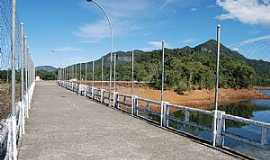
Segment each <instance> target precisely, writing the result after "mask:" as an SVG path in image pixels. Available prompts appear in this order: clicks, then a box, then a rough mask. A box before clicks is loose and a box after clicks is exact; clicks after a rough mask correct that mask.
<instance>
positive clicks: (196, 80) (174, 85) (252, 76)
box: [69, 40, 270, 93]
mask: <svg viewBox="0 0 270 160" xmlns="http://www.w3.org/2000/svg"><path fill="white" fill-rule="evenodd" d="M216 46H217V42H216V41H214V40H209V41H207V42H205V43H203V44H201V45H199V46H196V47H194V48H190V47H184V48H181V49H165V54H166V55H165V84H166V85H165V87H166V88H167V89H174V90H176V91H178V92H179V93H181V92H182V91H186V90H190V89H202V88H207V89H211V88H213V87H214V84H215V67H216ZM130 57H131V52H117V68H116V71H117V76H116V77H117V80H126V81H130V79H131V62H130V61H131V58H130ZM220 60H221V65H220V79H221V81H220V86H221V87H223V88H248V87H252V86H253V85H258V84H259V85H262V84H264V85H266V84H270V63H269V62H266V61H257V60H249V59H247V58H245V57H244V56H242V55H241V54H239V53H238V52H236V51H232V50H230V49H228V48H226V47H225V46H223V45H221V58H220ZM109 62H110V56H109V55H106V56H105V57H104V64H105V69H104V74H105V78H104V79H107V80H108V79H109ZM95 66H96V71H95V79H96V80H97V79H98V80H100V79H101V59H99V60H97V61H96V62H95ZM86 67H87V68H88V69H87V74H85V70H86V69H85V68H86ZM79 68H80V65H79V64H77V65H74V66H70V68H69V70H70V73H69V75H70V76H72V75H74V74H73V73H74V70H78V71H79ZM72 71H73V72H72ZM81 71H82V74H81V77H82V79H90V80H91V79H92V73H91V71H92V62H89V63H86V64H81ZM134 72H135V74H134V76H135V80H137V81H145V82H150V84H151V85H152V86H153V87H155V88H160V86H161V85H160V83H161V82H160V80H161V51H160V50H155V51H149V52H143V51H138V50H137V51H135V70H134ZM75 76H76V77H77V78H78V79H79V74H77V75H75Z"/></svg>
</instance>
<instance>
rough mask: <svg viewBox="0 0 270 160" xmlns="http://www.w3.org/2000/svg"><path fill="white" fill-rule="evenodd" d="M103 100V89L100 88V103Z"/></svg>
mask: <svg viewBox="0 0 270 160" xmlns="http://www.w3.org/2000/svg"><path fill="white" fill-rule="evenodd" d="M103 102H104V89H101V90H100V103H103Z"/></svg>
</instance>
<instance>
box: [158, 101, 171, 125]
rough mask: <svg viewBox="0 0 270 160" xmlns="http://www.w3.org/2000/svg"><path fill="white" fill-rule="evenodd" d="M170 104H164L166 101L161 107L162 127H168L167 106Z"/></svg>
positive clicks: (162, 102)
mask: <svg viewBox="0 0 270 160" xmlns="http://www.w3.org/2000/svg"><path fill="white" fill-rule="evenodd" d="M168 104H169V103H168V102H164V101H161V105H160V109H161V110H160V126H161V127H167V124H166V122H167V120H166V118H167V105H168Z"/></svg>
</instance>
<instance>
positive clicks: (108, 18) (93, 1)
mask: <svg viewBox="0 0 270 160" xmlns="http://www.w3.org/2000/svg"><path fill="white" fill-rule="evenodd" d="M86 1H87V2H92V3H94V4H95V5H96V6H97V7H98V8H99V9H101V10H102V12H103V14H104V15H105V17H106V19H107V21H108V24H109V28H110V31H111V41H112V42H111V53H110V61H111V63H110V93H111V89H112V61H113V44H114V42H113V40H114V38H113V28H112V22H111V18H110V17H109V16H108V14H107V12H106V11H105V9H104V7H103V6H102V5H100V4H99V3H98V2H97V1H96V0H86ZM114 63H115V62H114ZM114 69H115V68H114ZM114 73H115V71H114ZM114 83H115V82H114ZM110 95H111V94H110Z"/></svg>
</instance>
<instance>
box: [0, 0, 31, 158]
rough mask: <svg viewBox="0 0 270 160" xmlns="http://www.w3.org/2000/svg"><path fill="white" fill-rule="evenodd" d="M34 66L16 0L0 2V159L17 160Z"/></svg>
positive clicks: (29, 98)
mask: <svg viewBox="0 0 270 160" xmlns="http://www.w3.org/2000/svg"><path fill="white" fill-rule="evenodd" d="M34 77H35V71H34V64H33V61H32V58H31V55H30V54H29V43H28V41H27V37H26V32H25V29H24V25H23V23H21V22H20V21H19V18H18V14H16V0H1V1H0V119H1V123H0V125H1V129H0V134H1V139H0V156H1V158H2V159H4V158H5V159H16V157H17V149H16V148H17V147H16V146H17V143H18V142H19V138H20V137H21V136H22V134H23V133H24V123H25V117H28V110H29V109H30V101H31V97H32V93H33V89H34Z"/></svg>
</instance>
